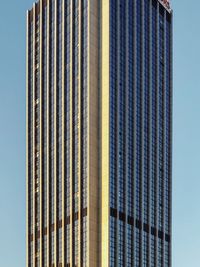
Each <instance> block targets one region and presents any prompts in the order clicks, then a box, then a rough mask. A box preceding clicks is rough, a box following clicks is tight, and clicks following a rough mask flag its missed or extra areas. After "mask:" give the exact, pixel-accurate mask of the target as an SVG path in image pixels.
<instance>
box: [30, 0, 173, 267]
mask: <svg viewBox="0 0 200 267" xmlns="http://www.w3.org/2000/svg"><path fill="white" fill-rule="evenodd" d="M171 159H172V11H171V9H170V6H169V3H168V1H161V0H106V1H104V0H101V1H99V0H40V1H39V2H37V3H35V4H34V5H33V8H32V9H31V10H30V11H28V12H27V164H26V165H27V267H49V266H50V267H95V266H97V267H98V266H99V267H131V266H134V267H140V266H141V267H154V266H155V267H170V266H171V180H172V179H171V177H172V166H171V161H172V160H171Z"/></svg>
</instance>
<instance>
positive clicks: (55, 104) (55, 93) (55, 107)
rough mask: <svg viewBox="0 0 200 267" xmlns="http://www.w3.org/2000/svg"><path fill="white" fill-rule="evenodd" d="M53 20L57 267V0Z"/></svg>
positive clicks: (55, 246) (55, 254)
mask: <svg viewBox="0 0 200 267" xmlns="http://www.w3.org/2000/svg"><path fill="white" fill-rule="evenodd" d="M54 21H55V22H54V24H55V28H54V32H55V35H54V263H55V267H57V38H58V36H57V0H55V14H54Z"/></svg>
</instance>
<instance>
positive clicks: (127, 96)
mask: <svg viewBox="0 0 200 267" xmlns="http://www.w3.org/2000/svg"><path fill="white" fill-rule="evenodd" d="M128 7H129V1H126V11H125V14H126V70H125V77H126V78H125V83H126V86H125V88H126V89H125V94H126V96H125V97H126V100H125V103H126V104H125V108H126V114H125V139H126V141H125V215H126V220H125V233H124V236H125V250H124V251H125V255H124V267H126V266H127V257H128V255H127V243H128V242H127V241H128V238H127V223H128V220H127V215H128V207H127V206H128V201H127V199H128V196H127V195H128V157H129V152H128V144H129V134H128V127H129V120H128V118H129V101H128V99H129V71H128V70H129V45H128V41H129V39H128V38H129V37H128V36H129V31H128V26H129V10H128Z"/></svg>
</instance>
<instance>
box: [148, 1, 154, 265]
mask: <svg viewBox="0 0 200 267" xmlns="http://www.w3.org/2000/svg"><path fill="white" fill-rule="evenodd" d="M151 66H152V0H150V2H149V92H150V93H149V156H148V157H149V208H148V210H149V225H150V226H151V194H152V192H151V191H152V189H151V181H152V179H153V177H152V170H151V169H152V164H151V162H152V146H151V144H152V67H151ZM148 260H149V265H148V266H149V267H150V266H151V229H150V232H149V257H148Z"/></svg>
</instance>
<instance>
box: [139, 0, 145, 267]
mask: <svg viewBox="0 0 200 267" xmlns="http://www.w3.org/2000/svg"><path fill="white" fill-rule="evenodd" d="M144 20H145V17H144V0H141V35H142V36H141V37H140V38H141V43H142V45H141V46H142V47H141V54H142V55H141V56H142V58H141V63H142V64H141V73H140V76H141V91H142V92H141V110H142V111H141V118H140V119H141V126H142V129H141V192H140V193H141V206H140V207H141V209H142V211H141V222H142V227H141V229H142V230H141V233H140V235H141V237H140V240H141V243H140V247H141V250H140V263H141V266H142V265H144V250H145V246H144V245H145V242H144V236H143V233H144V229H143V222H144V157H145V149H144V146H145V141H144V128H145V119H144V117H145V113H144V106H145V103H144V101H145V96H144V94H145V92H144V91H145V89H144V87H145V82H144V81H145V77H144V71H145V65H144V53H145V45H144V44H145V37H144V36H145V28H144V27H145V23H144Z"/></svg>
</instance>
